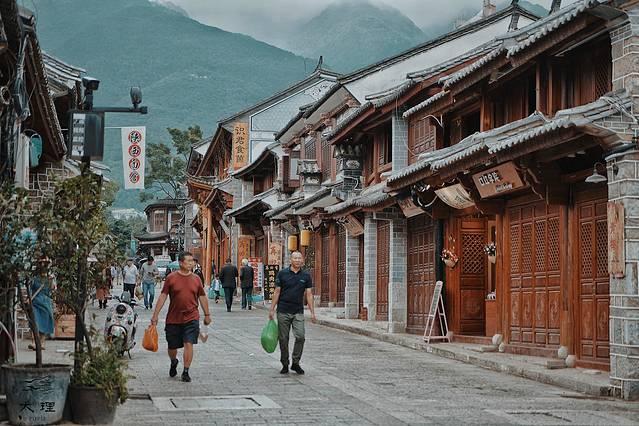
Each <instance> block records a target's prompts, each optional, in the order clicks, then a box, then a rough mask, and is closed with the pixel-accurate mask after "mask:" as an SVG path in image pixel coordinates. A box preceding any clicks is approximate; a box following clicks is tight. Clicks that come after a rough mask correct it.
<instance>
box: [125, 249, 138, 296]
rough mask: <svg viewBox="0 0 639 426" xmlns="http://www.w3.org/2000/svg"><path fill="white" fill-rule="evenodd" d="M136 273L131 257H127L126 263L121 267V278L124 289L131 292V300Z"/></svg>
mask: <svg viewBox="0 0 639 426" xmlns="http://www.w3.org/2000/svg"><path fill="white" fill-rule="evenodd" d="M138 275H139V273H138V268H137V266H135V265H134V264H133V259H127V260H126V265H124V268H122V278H123V279H124V291H128V292H129V293H130V294H131V300H133V298H134V297H135V286H136V285H137V283H138Z"/></svg>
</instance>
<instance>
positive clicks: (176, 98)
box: [29, 0, 310, 209]
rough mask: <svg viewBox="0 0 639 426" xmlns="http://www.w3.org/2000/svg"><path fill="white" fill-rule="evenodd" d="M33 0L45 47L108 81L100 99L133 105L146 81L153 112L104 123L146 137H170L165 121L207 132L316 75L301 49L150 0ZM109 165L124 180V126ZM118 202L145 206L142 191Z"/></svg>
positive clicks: (109, 139) (109, 141)
mask: <svg viewBox="0 0 639 426" xmlns="http://www.w3.org/2000/svg"><path fill="white" fill-rule="evenodd" d="M29 3H30V4H32V5H33V6H32V7H33V10H34V11H35V13H36V16H37V32H38V38H39V41H40V44H41V45H42V47H43V49H44V50H45V51H46V52H48V53H50V54H52V55H55V56H56V57H58V58H60V59H62V60H63V61H65V62H69V63H71V64H74V65H77V66H80V67H83V68H85V69H86V70H87V74H88V75H91V76H92V77H96V78H98V79H99V80H100V81H101V83H100V88H99V90H98V91H96V92H95V94H94V99H95V100H94V102H95V106H129V105H130V100H129V95H128V93H129V87H130V86H140V87H141V88H142V91H143V102H142V105H147V106H148V107H149V114H148V115H146V116H141V115H137V114H109V115H107V122H106V125H107V126H108V127H117V126H128V125H146V126H147V142H148V143H151V142H160V141H167V142H168V141H169V140H170V139H169V135H168V133H167V132H166V128H167V127H179V128H186V127H187V126H190V125H194V124H199V125H200V126H201V127H202V129H203V130H204V133H205V135H209V134H211V133H212V132H213V130H214V128H215V125H216V122H217V120H218V119H220V118H222V117H224V116H228V115H230V114H231V113H233V112H235V111H238V110H241V109H243V108H244V107H247V106H249V105H252V104H254V103H255V102H257V101H259V100H261V99H264V98H267V97H269V96H271V95H272V94H273V93H275V92H277V91H279V90H282V89H284V88H285V87H287V86H289V85H290V84H291V83H292V82H294V81H298V80H301V79H303V78H304V77H305V76H306V74H308V73H310V70H309V71H306V70H305V66H307V67H309V68H310V66H309V65H308V64H305V60H304V58H302V57H300V56H296V55H294V54H292V53H290V52H287V51H285V50H282V49H279V48H276V47H274V46H271V45H268V44H266V43H262V42H259V41H257V40H255V39H253V38H250V37H248V36H244V35H241V34H235V33H230V32H227V31H223V30H221V29H219V28H215V27H210V26H206V25H203V24H200V23H198V22H196V21H194V20H192V19H190V18H188V17H187V16H184V14H183V13H182V12H180V11H175V10H172V9H170V8H167V7H165V6H163V5H161V4H157V3H152V2H149V1H148V0H108V1H105V0H31V2H29ZM63 127H66V126H63ZM104 163H106V164H107V165H108V166H109V167H111V169H112V173H111V174H112V178H114V179H115V180H116V181H118V182H120V183H122V181H123V178H122V166H121V142H120V132H119V130H118V129H107V130H106V142H105V159H104ZM116 206H118V207H133V208H137V209H142V208H143V206H142V205H141V204H140V202H139V201H138V192H137V191H123V190H121V191H120V192H119V193H118V195H117V197H116Z"/></svg>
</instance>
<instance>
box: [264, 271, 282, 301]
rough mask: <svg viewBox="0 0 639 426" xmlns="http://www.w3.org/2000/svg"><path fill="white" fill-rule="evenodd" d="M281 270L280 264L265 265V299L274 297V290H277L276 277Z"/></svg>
mask: <svg viewBox="0 0 639 426" xmlns="http://www.w3.org/2000/svg"><path fill="white" fill-rule="evenodd" d="M279 271H280V267H279V265H264V289H263V291H264V300H272V299H273V292H275V278H276V277H277V273H278V272H279Z"/></svg>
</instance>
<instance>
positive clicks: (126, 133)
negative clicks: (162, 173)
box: [122, 126, 146, 189]
mask: <svg viewBox="0 0 639 426" xmlns="http://www.w3.org/2000/svg"><path fill="white" fill-rule="evenodd" d="M145 155H146V127H144V126H140V127H123V128H122V168H123V169H124V189H144V163H145V161H144V158H145Z"/></svg>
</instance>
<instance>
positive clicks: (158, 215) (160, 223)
mask: <svg viewBox="0 0 639 426" xmlns="http://www.w3.org/2000/svg"><path fill="white" fill-rule="evenodd" d="M165 226H166V222H165V214H164V211H161V210H157V211H154V212H153V231H155V232H162V231H165V229H164V228H165Z"/></svg>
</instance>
